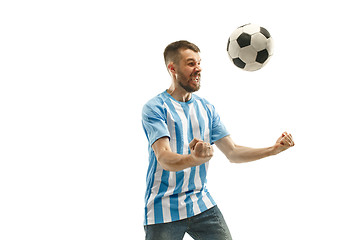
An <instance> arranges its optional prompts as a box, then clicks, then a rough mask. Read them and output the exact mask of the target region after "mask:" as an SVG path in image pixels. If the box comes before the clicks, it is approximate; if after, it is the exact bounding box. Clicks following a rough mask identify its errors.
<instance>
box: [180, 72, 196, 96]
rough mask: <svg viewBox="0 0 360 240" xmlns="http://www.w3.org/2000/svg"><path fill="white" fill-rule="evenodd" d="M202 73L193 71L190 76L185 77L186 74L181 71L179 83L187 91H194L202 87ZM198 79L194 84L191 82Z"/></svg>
mask: <svg viewBox="0 0 360 240" xmlns="http://www.w3.org/2000/svg"><path fill="white" fill-rule="evenodd" d="M200 79H201V75H200V73H199V72H195V73H192V74H191V75H190V78H187V77H185V75H184V74H182V73H179V85H180V86H181V87H182V88H183V89H184V90H185V91H187V92H189V93H193V92H196V91H198V90H199V89H200ZM193 81H196V82H197V84H195V86H193V85H192V84H191V82H193Z"/></svg>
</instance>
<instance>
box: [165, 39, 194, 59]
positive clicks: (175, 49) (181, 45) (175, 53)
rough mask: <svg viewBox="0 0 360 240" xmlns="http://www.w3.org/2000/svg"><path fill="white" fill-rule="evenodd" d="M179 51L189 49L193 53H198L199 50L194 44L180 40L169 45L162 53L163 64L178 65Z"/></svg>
mask: <svg viewBox="0 0 360 240" xmlns="http://www.w3.org/2000/svg"><path fill="white" fill-rule="evenodd" d="M180 49H184V50H186V49H190V50H192V51H194V52H200V49H199V48H198V46H196V45H195V44H193V43H191V42H189V41H186V40H180V41H176V42H173V43H170V44H169V45H168V46H167V47H166V48H165V51H164V60H165V64H166V65H168V64H169V62H174V63H176V64H177V63H178V62H179V60H180V52H179V50H180Z"/></svg>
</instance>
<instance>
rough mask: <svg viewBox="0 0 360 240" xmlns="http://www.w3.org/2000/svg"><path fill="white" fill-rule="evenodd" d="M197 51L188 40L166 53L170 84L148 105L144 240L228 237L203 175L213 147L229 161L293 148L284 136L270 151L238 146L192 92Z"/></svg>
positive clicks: (198, 74) (212, 111) (197, 82)
mask: <svg viewBox="0 0 360 240" xmlns="http://www.w3.org/2000/svg"><path fill="white" fill-rule="evenodd" d="M199 52H200V50H199V48H198V47H197V46H196V45H195V44H192V43H190V42H188V41H177V42H174V43H171V44H169V45H168V46H167V47H166V49H165V51H164V58H165V63H166V67H167V69H168V71H169V73H170V75H171V78H172V83H171V85H170V87H169V89H167V90H166V91H164V92H162V93H160V94H159V95H157V96H156V97H155V98H153V99H151V100H150V101H149V102H147V103H146V104H145V106H144V108H143V114H142V123H143V128H144V131H145V134H146V136H147V139H148V141H149V145H148V151H149V167H148V172H147V180H146V182H147V190H146V194H145V202H146V207H145V227H144V228H145V232H146V239H156V240H162V239H164V240H177V239H183V236H184V235H185V233H186V232H187V233H188V234H189V235H190V236H191V237H193V238H194V239H219V240H220V239H231V235H230V232H229V230H228V227H227V225H226V223H225V220H224V218H223V216H222V214H221V212H220V210H219V209H218V208H217V206H216V203H215V202H214V200H213V198H212V197H211V195H210V193H209V192H208V190H207V188H206V173H207V168H208V164H209V160H210V159H211V157H212V156H213V151H214V150H213V147H212V144H214V143H215V145H216V146H217V147H218V148H219V149H220V150H221V151H222V152H223V153H224V154H225V156H226V157H227V158H228V159H229V160H230V161H231V162H233V163H244V162H250V161H254V160H257V159H261V158H264V157H268V156H271V155H275V154H278V153H280V152H282V151H284V150H286V149H288V148H290V147H292V146H294V142H293V140H292V136H291V134H288V133H286V132H284V133H283V134H282V135H281V137H280V138H279V139H278V140H277V141H276V143H275V144H274V145H273V146H271V147H268V148H258V149H254V148H248V147H243V146H238V145H236V144H235V143H234V142H233V140H232V139H231V137H230V135H229V133H228V131H227V130H226V128H225V127H224V125H223V124H222V123H221V121H220V117H219V115H218V114H217V112H216V111H215V108H214V106H213V105H211V104H210V103H209V102H208V101H206V100H205V99H203V98H200V97H198V96H197V95H195V94H193V92H195V91H197V90H199V88H200V82H201V67H200V62H201V59H200V55H199Z"/></svg>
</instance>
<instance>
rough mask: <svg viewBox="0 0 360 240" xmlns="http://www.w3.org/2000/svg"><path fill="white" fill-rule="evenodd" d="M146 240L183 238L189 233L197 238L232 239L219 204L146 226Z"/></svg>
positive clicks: (178, 239) (210, 239)
mask: <svg viewBox="0 0 360 240" xmlns="http://www.w3.org/2000/svg"><path fill="white" fill-rule="evenodd" d="M144 229H145V233H146V237H145V239H146V240H181V239H183V237H184V235H185V233H188V234H189V235H190V236H191V237H192V238H193V239H196V240H202V239H204V240H231V239H232V238H231V235H230V232H229V229H228V227H227V225H226V222H225V219H224V217H223V215H222V214H221V212H220V210H219V208H218V207H217V206H215V207H213V208H210V209H209V210H207V211H205V212H203V213H200V214H198V215H195V216H193V217H191V218H187V219H184V220H180V221H176V222H170V223H162V224H154V225H147V226H144Z"/></svg>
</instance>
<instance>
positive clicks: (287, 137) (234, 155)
mask: <svg viewBox="0 0 360 240" xmlns="http://www.w3.org/2000/svg"><path fill="white" fill-rule="evenodd" d="M215 145H216V146H217V147H218V148H219V149H220V150H221V151H222V152H223V153H224V154H225V156H226V157H227V158H228V159H229V160H230V162H232V163H245V162H251V161H255V160H258V159H261V158H265V157H269V156H272V155H276V154H278V153H280V152H282V151H285V150H286V149H288V148H290V147H292V146H294V145H295V143H294V141H293V139H292V136H291V134H288V133H286V132H284V133H283V134H282V135H281V137H279V138H278V140H277V141H276V143H275V145H274V146H271V147H268V148H249V147H243V146H239V145H236V144H235V143H234V142H233V140H232V139H231V137H230V136H226V137H224V138H222V139H220V140H218V141H216V142H215Z"/></svg>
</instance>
